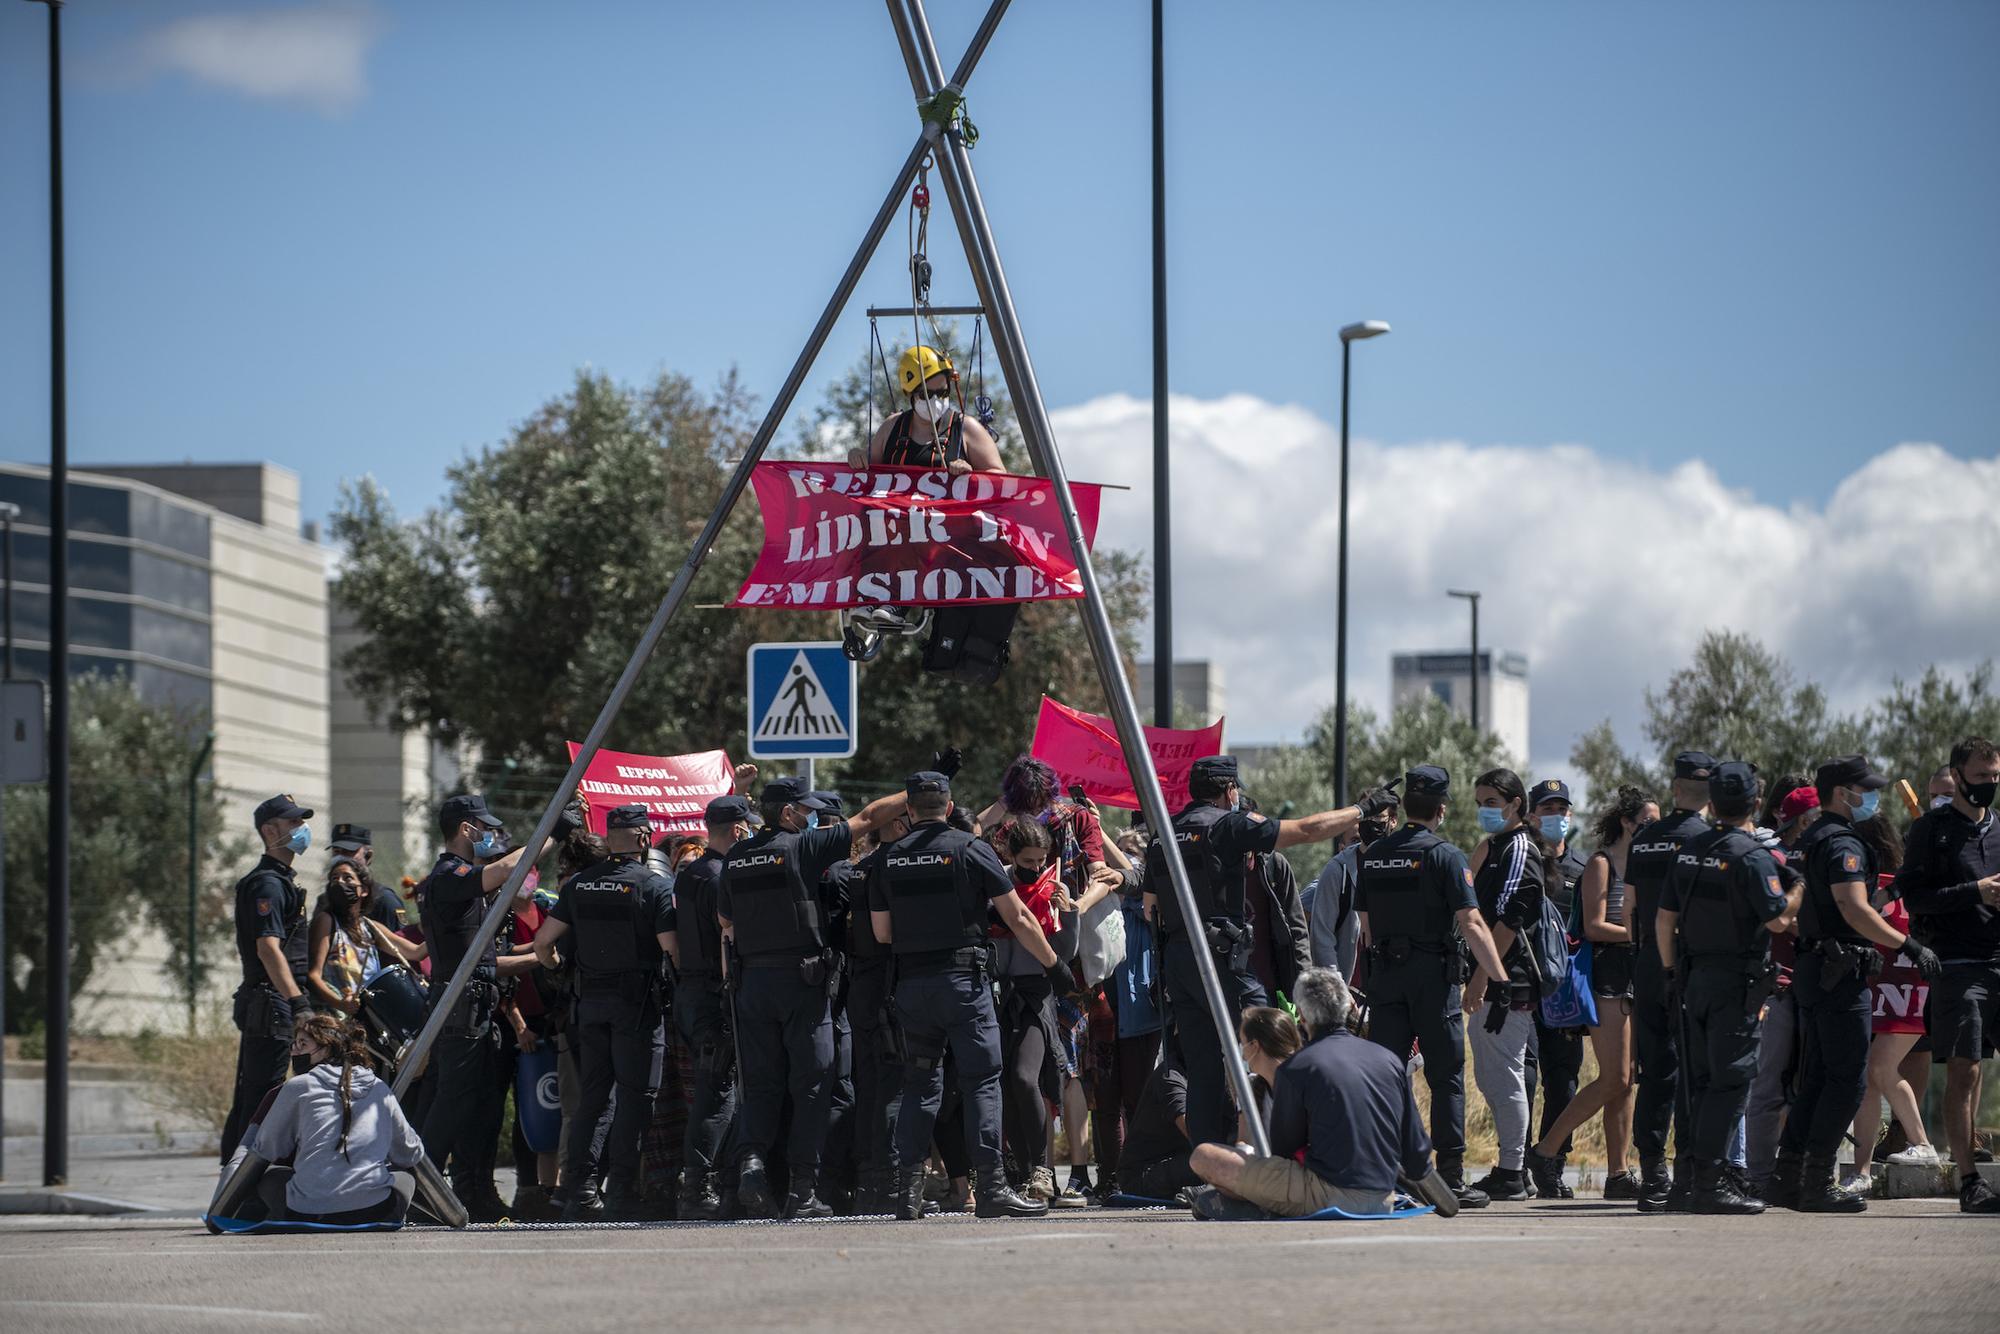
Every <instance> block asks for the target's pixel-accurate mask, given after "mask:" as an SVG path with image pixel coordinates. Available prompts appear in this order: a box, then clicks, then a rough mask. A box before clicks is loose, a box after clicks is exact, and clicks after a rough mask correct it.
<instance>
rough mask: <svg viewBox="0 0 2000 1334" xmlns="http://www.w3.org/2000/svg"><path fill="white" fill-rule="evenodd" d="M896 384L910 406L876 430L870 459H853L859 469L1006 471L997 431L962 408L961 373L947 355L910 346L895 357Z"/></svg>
mask: <svg viewBox="0 0 2000 1334" xmlns="http://www.w3.org/2000/svg"><path fill="white" fill-rule="evenodd" d="M896 382H897V387H898V388H899V389H900V390H901V391H902V394H903V397H904V398H905V399H906V400H908V402H909V405H910V406H909V407H908V408H907V409H905V410H904V411H902V412H898V413H896V414H894V415H893V416H891V417H890V418H889V419H888V420H887V421H885V422H883V423H882V425H881V426H880V427H878V428H877V429H876V431H875V435H874V438H873V439H871V440H870V441H869V442H868V454H867V457H866V458H865V459H859V458H857V459H854V460H850V461H851V462H853V464H854V466H855V467H856V468H857V469H858V468H861V467H863V466H869V467H873V466H875V465H878V464H879V465H883V466H886V467H895V468H945V469H947V470H949V471H950V473H951V474H952V476H954V477H960V476H963V475H964V474H966V473H968V472H1005V471H1006V464H1005V463H1003V462H1002V461H1001V458H1000V447H999V446H998V445H997V444H995V443H994V442H993V435H992V432H990V431H988V430H987V429H986V428H985V427H984V426H982V425H981V424H980V423H979V422H978V421H976V420H973V419H971V418H968V417H967V416H966V415H965V414H964V413H963V412H961V411H959V408H958V393H959V388H958V372H957V370H955V369H953V367H952V364H951V360H950V359H949V358H948V357H945V356H944V355H943V354H941V353H939V352H938V351H937V350H936V349H934V348H929V347H925V346H923V345H922V344H919V345H917V346H916V347H912V348H908V349H906V350H905V351H904V353H903V355H902V356H901V357H899V358H898V359H897V361H896ZM855 452H856V454H857V455H858V454H859V453H860V451H858V450H857V451H855Z"/></svg>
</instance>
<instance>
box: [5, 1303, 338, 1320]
mask: <svg viewBox="0 0 2000 1334" xmlns="http://www.w3.org/2000/svg"><path fill="white" fill-rule="evenodd" d="M0 1306H32V1307H34V1308H36V1309H38V1310H70V1311H155V1312H159V1313H161V1314H165V1315H232V1316H242V1317H244V1318H245V1319H249V1320H313V1319H316V1318H317V1317H315V1316H314V1315H313V1313H312V1312H310V1311H265V1310H261V1309H259V1308H257V1307H254V1306H175V1305H173V1304H171V1303H168V1302H56V1301H34V1300H31V1299H18V1300H17V1299H12V1298H7V1299H0Z"/></svg>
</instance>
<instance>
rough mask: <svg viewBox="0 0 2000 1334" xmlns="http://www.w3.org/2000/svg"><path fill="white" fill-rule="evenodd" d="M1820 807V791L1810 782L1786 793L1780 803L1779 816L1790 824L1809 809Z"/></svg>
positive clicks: (1814, 809) (1813, 809)
mask: <svg viewBox="0 0 2000 1334" xmlns="http://www.w3.org/2000/svg"><path fill="white" fill-rule="evenodd" d="M1818 809H1819V793H1818V791H1817V790H1815V789H1814V788H1813V787H1812V786H1811V785H1810V784H1808V785H1807V786H1805V787H1795V788H1793V789H1792V790H1791V791H1790V792H1787V793H1786V794H1785V799H1784V800H1783V801H1781V802H1779V803H1778V818H1779V819H1781V820H1783V821H1784V822H1785V823H1786V824H1790V823H1791V822H1792V821H1794V820H1796V819H1798V818H1799V817H1800V816H1801V815H1804V814H1805V813H1806V812H1807V811H1816V810H1818Z"/></svg>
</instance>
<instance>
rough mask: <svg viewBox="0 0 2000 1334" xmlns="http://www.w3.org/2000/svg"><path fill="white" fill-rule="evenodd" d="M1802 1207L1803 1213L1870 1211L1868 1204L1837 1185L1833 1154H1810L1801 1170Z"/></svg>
mask: <svg viewBox="0 0 2000 1334" xmlns="http://www.w3.org/2000/svg"><path fill="white" fill-rule="evenodd" d="M1798 1208H1799V1212H1800V1213H1803V1214H1860V1213H1866V1212H1868V1201H1867V1200H1865V1199H1863V1198H1862V1197H1861V1196H1859V1195H1850V1194H1849V1193H1848V1192H1846V1191H1844V1190H1842V1189H1841V1188H1840V1187H1839V1186H1837V1185H1835V1184H1834V1180H1833V1155H1832V1154H1830V1153H1809V1154H1807V1155H1806V1159H1805V1166H1804V1167H1802V1168H1801V1169H1800V1170H1799V1204H1798Z"/></svg>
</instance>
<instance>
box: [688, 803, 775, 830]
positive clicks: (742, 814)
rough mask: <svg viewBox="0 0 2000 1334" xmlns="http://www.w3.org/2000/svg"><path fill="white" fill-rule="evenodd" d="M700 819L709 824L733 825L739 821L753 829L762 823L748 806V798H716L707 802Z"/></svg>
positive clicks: (755, 811) (754, 811)
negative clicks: (705, 809)
mask: <svg viewBox="0 0 2000 1334" xmlns="http://www.w3.org/2000/svg"><path fill="white" fill-rule="evenodd" d="M702 818H703V819H705V820H707V821H708V823H710V824H735V823H736V822H737V821H739V820H740V821H742V822H743V823H745V824H747V825H749V826H750V827H751V828H753V829H756V828H760V827H761V826H762V825H763V823H764V821H763V820H762V819H760V818H759V817H758V815H757V810H756V808H755V807H753V806H752V805H751V804H750V798H748V797H737V796H729V797H717V798H716V799H715V800H714V801H711V802H709V803H708V810H707V811H706V812H704V813H703V816H702Z"/></svg>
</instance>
